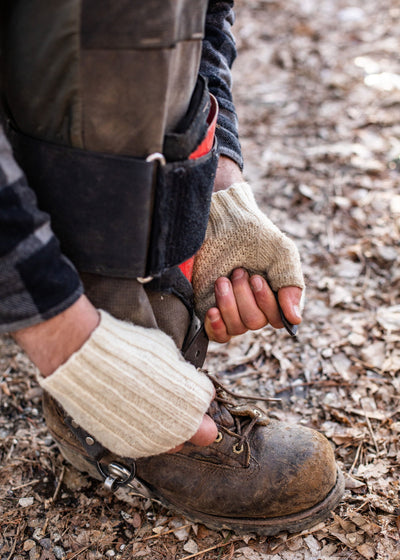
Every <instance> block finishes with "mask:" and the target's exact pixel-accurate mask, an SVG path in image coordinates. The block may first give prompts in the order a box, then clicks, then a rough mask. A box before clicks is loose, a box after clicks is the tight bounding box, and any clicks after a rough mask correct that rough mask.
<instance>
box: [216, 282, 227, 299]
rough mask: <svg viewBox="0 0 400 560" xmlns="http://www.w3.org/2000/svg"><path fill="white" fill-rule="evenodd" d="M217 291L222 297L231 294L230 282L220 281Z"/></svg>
mask: <svg viewBox="0 0 400 560" xmlns="http://www.w3.org/2000/svg"><path fill="white" fill-rule="evenodd" d="M216 290H217V292H218V294H219V295H220V296H226V295H228V293H229V281H228V280H225V279H223V280H220V281H219V282H218V283H217V285H216Z"/></svg>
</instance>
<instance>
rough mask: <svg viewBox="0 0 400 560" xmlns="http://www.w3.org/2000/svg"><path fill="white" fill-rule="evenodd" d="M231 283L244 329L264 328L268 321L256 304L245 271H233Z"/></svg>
mask: <svg viewBox="0 0 400 560" xmlns="http://www.w3.org/2000/svg"><path fill="white" fill-rule="evenodd" d="M231 282H232V288H233V293H234V295H235V299H236V305H237V308H238V311H239V315H240V317H241V319H242V322H243V324H244V325H245V327H246V328H247V329H250V330H253V331H254V330H257V329H261V328H262V327H265V325H267V324H268V319H267V318H266V316H265V315H264V313H263V312H262V310H261V309H260V307H259V306H258V304H257V301H256V299H255V297H254V294H253V291H252V289H251V286H250V283H249V275H248V273H247V271H246V270H244V269H243V268H237V269H236V270H234V271H233V273H232V276H231Z"/></svg>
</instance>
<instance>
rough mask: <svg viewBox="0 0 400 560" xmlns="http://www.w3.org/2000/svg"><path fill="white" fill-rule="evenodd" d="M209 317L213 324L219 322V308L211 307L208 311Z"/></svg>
mask: <svg viewBox="0 0 400 560" xmlns="http://www.w3.org/2000/svg"><path fill="white" fill-rule="evenodd" d="M207 317H208V318H209V320H210V323H211V324H212V323H217V322H218V321H219V319H220V315H219V311H218V309H213V308H211V309H209V310H208V312H207Z"/></svg>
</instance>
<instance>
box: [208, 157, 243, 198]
mask: <svg viewBox="0 0 400 560" xmlns="http://www.w3.org/2000/svg"><path fill="white" fill-rule="evenodd" d="M242 181H244V178H243V174H242V172H241V170H240V167H239V166H238V165H237V163H235V162H234V161H233V160H232V159H230V158H228V157H226V156H220V158H219V161H218V167H217V172H216V175H215V181H214V192H216V191H221V190H226V189H228V188H229V187H230V186H231V185H232V184H233V183H241V182H242Z"/></svg>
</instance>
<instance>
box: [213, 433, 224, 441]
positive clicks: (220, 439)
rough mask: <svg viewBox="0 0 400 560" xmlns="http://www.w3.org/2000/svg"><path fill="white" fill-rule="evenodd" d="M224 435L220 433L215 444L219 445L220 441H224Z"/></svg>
mask: <svg viewBox="0 0 400 560" xmlns="http://www.w3.org/2000/svg"><path fill="white" fill-rule="evenodd" d="M222 438H223V435H222V433H221V432H218V435H217V437H216V438H215V440H214V443H219V442H220V441H222Z"/></svg>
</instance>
